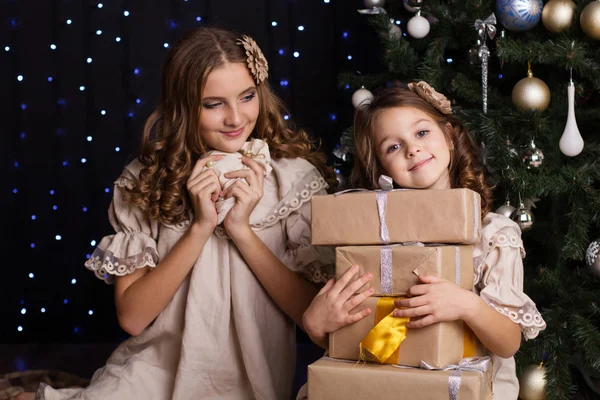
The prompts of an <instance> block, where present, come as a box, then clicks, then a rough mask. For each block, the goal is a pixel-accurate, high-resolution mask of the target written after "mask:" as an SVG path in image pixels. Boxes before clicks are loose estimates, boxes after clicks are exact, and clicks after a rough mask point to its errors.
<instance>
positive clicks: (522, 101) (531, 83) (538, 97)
mask: <svg viewBox="0 0 600 400" xmlns="http://www.w3.org/2000/svg"><path fill="white" fill-rule="evenodd" d="M512 102H513V104H514V105H515V106H517V107H518V108H520V109H521V110H539V111H544V110H545V109H546V108H547V107H548V104H550V89H549V88H548V85H546V83H545V82H544V81H543V80H541V79H538V78H534V76H533V73H532V72H531V71H528V72H527V78H523V79H521V80H520V81H519V82H517V84H516V85H515V87H514V88H513V90H512Z"/></svg>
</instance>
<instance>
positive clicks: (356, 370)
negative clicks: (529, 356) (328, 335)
mask: <svg viewBox="0 0 600 400" xmlns="http://www.w3.org/2000/svg"><path fill="white" fill-rule="evenodd" d="M429 368H431V367H430V366H427V365H422V366H421V369H419V368H408V367H398V366H391V365H378V364H370V363H361V362H359V363H357V362H347V361H344V360H333V359H331V358H327V357H324V358H321V359H320V360H317V361H316V362H315V363H313V364H311V365H309V366H308V399H309V400H348V399H377V400H398V399H411V400H459V399H460V400H463V399H465V400H467V399H468V400H492V387H491V385H492V382H491V381H492V377H491V370H492V365H491V360H490V358H489V357H473V358H467V359H464V360H461V361H460V363H458V364H456V365H448V366H446V367H445V368H443V369H441V370H427V369H429Z"/></svg>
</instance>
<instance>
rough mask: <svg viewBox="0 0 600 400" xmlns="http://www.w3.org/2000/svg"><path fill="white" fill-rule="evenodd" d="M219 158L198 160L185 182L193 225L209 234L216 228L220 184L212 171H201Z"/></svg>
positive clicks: (212, 157) (219, 157)
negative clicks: (192, 210)
mask: <svg viewBox="0 0 600 400" xmlns="http://www.w3.org/2000/svg"><path fill="white" fill-rule="evenodd" d="M221 158H222V157H221V156H208V157H204V158H201V159H199V160H198V161H197V162H196V165H195V166H194V169H193V170H192V173H191V174H190V177H189V178H188V180H187V182H186V187H187V190H188V193H189V196H190V200H191V202H192V207H193V209H194V224H197V225H199V226H201V227H203V228H206V229H207V230H208V231H209V232H212V231H213V229H215V227H216V226H217V209H216V207H215V202H216V201H217V200H218V199H219V193H221V184H220V183H219V179H218V178H217V175H216V174H215V172H214V171H213V170H211V169H207V170H205V171H202V169H203V168H204V167H205V166H206V165H207V164H208V165H210V164H209V163H214V162H215V161H218V160H220V159H221ZM201 171H202V172H201Z"/></svg>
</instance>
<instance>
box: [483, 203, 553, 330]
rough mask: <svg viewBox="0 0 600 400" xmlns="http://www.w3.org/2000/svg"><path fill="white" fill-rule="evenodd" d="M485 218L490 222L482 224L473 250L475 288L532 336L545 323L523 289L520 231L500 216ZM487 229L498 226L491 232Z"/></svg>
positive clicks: (544, 327) (523, 252) (523, 254)
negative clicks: (480, 237) (482, 227)
mask: <svg viewBox="0 0 600 400" xmlns="http://www.w3.org/2000/svg"><path fill="white" fill-rule="evenodd" d="M486 218H487V219H488V221H487V222H491V225H490V226H484V229H483V231H482V242H481V243H480V246H479V247H482V248H480V249H478V250H479V251H476V252H475V256H476V258H475V287H476V289H477V290H478V291H479V295H480V297H481V298H482V299H483V300H484V301H485V302H486V303H487V304H489V305H490V306H491V307H493V308H494V309H495V310H496V311H498V312H499V313H501V314H503V315H506V316H507V317H509V318H510V319H511V320H512V321H513V322H515V323H516V324H518V325H519V326H520V327H521V331H522V332H523V336H524V337H525V339H533V338H535V337H536V336H537V335H538V334H539V332H540V331H542V330H544V329H546V323H545V322H544V319H543V318H542V316H541V314H540V313H539V311H538V310H537V308H536V306H535V303H534V302H533V300H531V298H529V296H527V295H526V294H525V293H524V292H523V260H522V258H523V257H525V249H524V248H523V241H522V240H521V231H520V229H519V227H518V226H517V225H516V224H515V223H514V222H513V221H511V220H509V219H508V218H505V217H503V216H499V215H497V217H496V216H494V217H492V218H493V219H495V221H489V218H488V217H487V216H486ZM485 224H486V221H485V220H484V225H485ZM486 228H499V229H497V230H496V229H491V230H493V232H491V230H490V229H486ZM486 231H487V232H486ZM478 254H479V256H478Z"/></svg>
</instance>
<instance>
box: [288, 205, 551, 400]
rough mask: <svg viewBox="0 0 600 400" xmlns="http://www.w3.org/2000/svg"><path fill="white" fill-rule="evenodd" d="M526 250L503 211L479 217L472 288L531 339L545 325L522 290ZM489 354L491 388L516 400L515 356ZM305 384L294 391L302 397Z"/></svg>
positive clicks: (301, 399)
mask: <svg viewBox="0 0 600 400" xmlns="http://www.w3.org/2000/svg"><path fill="white" fill-rule="evenodd" d="M523 257H525V250H524V248H523V241H522V240H521V230H520V229H519V226H518V225H517V224H516V223H515V222H513V221H512V220H510V219H508V218H506V217H505V216H503V215H500V214H495V213H488V214H487V215H486V216H485V218H484V219H483V221H482V230H481V241H480V242H479V243H477V244H476V245H475V249H474V253H473V267H474V273H475V288H474V291H475V293H477V294H478V295H479V296H481V298H482V299H483V300H484V301H485V302H486V303H487V304H489V305H490V306H491V307H493V308H494V309H495V310H496V311H498V312H500V313H501V314H503V315H506V316H507V317H509V318H510V319H511V320H512V321H514V322H515V323H516V324H518V325H519V326H520V327H521V332H522V333H523V336H524V337H525V339H533V338H535V337H536V336H537V335H538V333H539V332H540V331H542V330H544V329H546V323H545V322H544V320H543V318H542V316H541V315H540V313H539V312H538V310H537V308H536V306H535V303H534V302H533V300H531V299H530V298H529V297H528V296H527V295H526V294H525V293H524V292H523V260H522V258H523ZM488 355H489V356H490V357H491V358H492V362H493V371H492V390H493V397H494V399H497V400H517V397H518V395H519V381H518V379H517V375H516V368H515V359H514V357H510V358H501V357H498V356H497V355H495V354H493V353H488ZM306 393H307V387H306V385H304V386H303V387H302V388H301V389H300V392H299V393H298V395H297V399H298V400H305V399H306Z"/></svg>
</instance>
